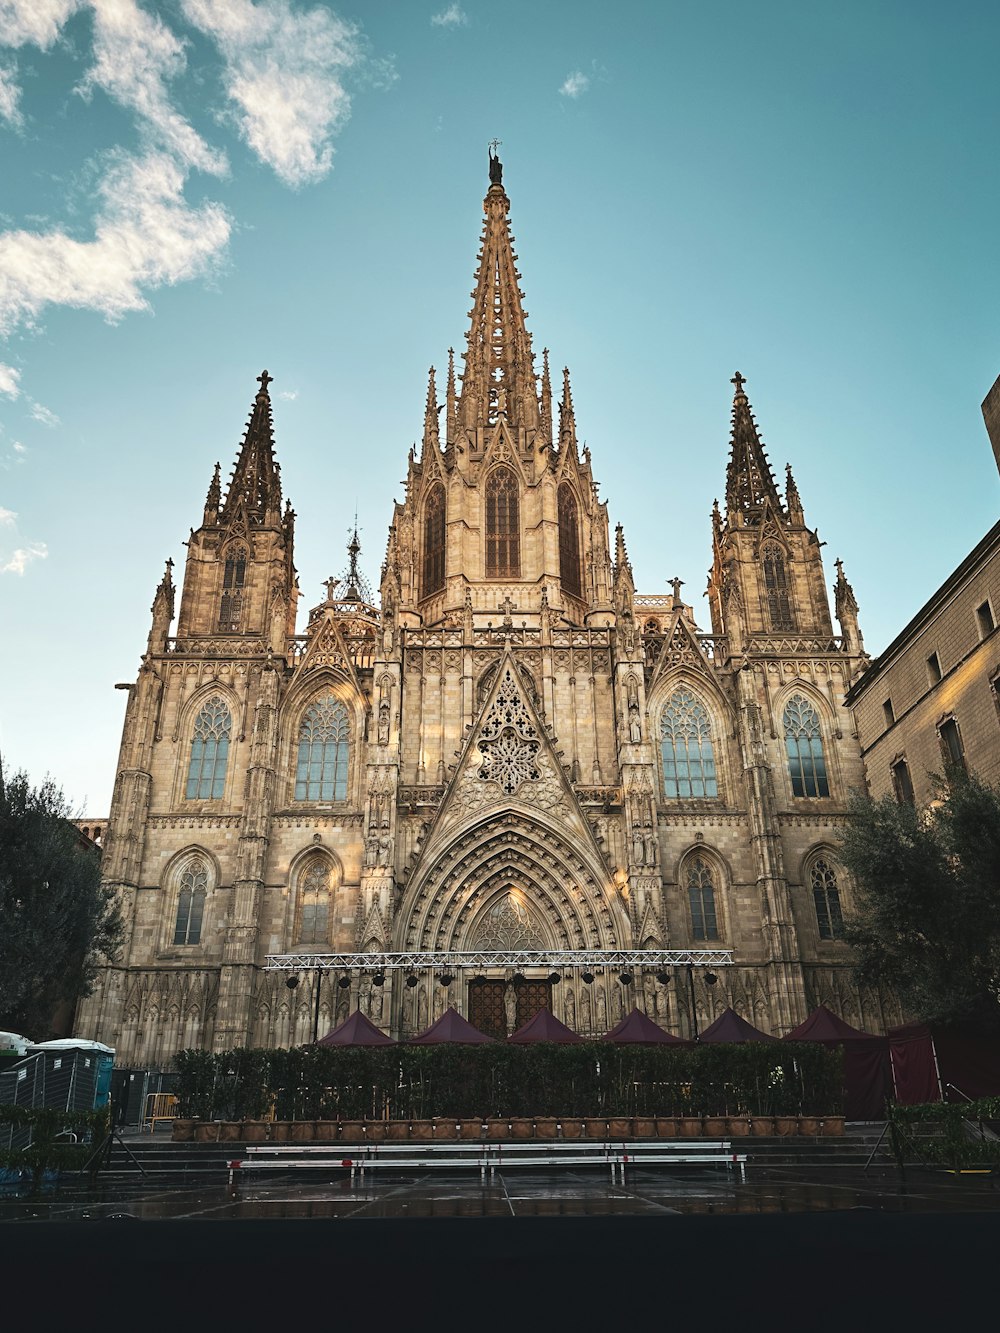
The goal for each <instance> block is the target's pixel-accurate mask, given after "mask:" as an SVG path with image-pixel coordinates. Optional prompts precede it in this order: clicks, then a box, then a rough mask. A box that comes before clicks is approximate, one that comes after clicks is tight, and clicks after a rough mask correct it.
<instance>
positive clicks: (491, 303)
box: [458, 140, 538, 428]
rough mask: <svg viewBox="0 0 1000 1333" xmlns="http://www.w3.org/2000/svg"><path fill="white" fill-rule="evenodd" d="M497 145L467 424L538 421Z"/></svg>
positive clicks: (469, 360) (461, 410)
mask: <svg viewBox="0 0 1000 1333" xmlns="http://www.w3.org/2000/svg"><path fill="white" fill-rule="evenodd" d="M498 146H499V144H498V141H496V140H494V142H493V143H492V144H491V145H490V188H489V190H488V191H487V193H486V198H485V200H484V201H483V212H484V213H485V214H486V221H485V223H484V224H483V237H482V245H481V247H480V251H479V266H478V268H477V269H476V276H475V283H476V286H475V290H474V291H473V293H472V309H471V310H470V312H469V317H470V325H469V332H468V335H467V338H466V342H467V349H466V351H465V354H464V359H465V370H464V372H463V375H462V392H461V397H460V399H459V405H458V416H459V420H460V422H461V424H462V425H463V426H465V427H471V428H475V427H477V426H485V425H489V424H491V423H492V422H494V421H496V420H497V419H498V418H499V417H500V416H505V417H506V418H507V419H508V421H510V423H511V424H512V425H516V426H528V427H531V426H537V425H538V399H537V397H536V396H535V394H536V389H535V369H534V354H533V353H532V350H531V335H530V334H529V333H528V330H527V326H526V323H525V319H526V314H527V312H526V311H525V310H524V308H523V306H522V304H521V302H522V300H523V299H524V293H523V292H522V291H521V289H520V287H519V285H518V284H519V281H520V277H521V275H520V274H519V273H518V271H517V255H516V253H515V252H514V242H513V237H512V236H511V233H510V228H509V226H508V224H507V214H508V212H509V210H510V200H509V199H508V198H507V194H506V191H505V190H504V188H503V184H502V179H503V167H502V164H501V162H500V159H499V158H498V157H497V156H496V152H495V150H496V148H497V147H498Z"/></svg>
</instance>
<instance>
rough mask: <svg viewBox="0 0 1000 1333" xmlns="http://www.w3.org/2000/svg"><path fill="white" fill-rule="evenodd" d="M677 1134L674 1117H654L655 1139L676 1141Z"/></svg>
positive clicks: (678, 1130)
mask: <svg viewBox="0 0 1000 1333" xmlns="http://www.w3.org/2000/svg"><path fill="white" fill-rule="evenodd" d="M679 1133H680V1129H679V1124H678V1120H677V1117H676V1116H675V1115H658V1116H657V1117H656V1137H657V1138H658V1139H676V1138H677V1136H678V1134H679Z"/></svg>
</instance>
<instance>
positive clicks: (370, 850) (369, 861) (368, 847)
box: [365, 837, 378, 867]
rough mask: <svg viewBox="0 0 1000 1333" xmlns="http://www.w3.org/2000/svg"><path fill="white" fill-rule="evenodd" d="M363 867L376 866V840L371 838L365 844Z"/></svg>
mask: <svg viewBox="0 0 1000 1333" xmlns="http://www.w3.org/2000/svg"><path fill="white" fill-rule="evenodd" d="M365 865H366V866H369V867H371V866H377V865H378V838H375V837H371V838H369V839H368V841H367V842H366V843H365Z"/></svg>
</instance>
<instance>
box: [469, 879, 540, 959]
mask: <svg viewBox="0 0 1000 1333" xmlns="http://www.w3.org/2000/svg"><path fill="white" fill-rule="evenodd" d="M475 938H476V948H477V949H488V950H496V951H506V950H508V949H541V948H543V947H544V941H543V939H542V937H541V935H540V933H539V930H538V926H537V924H536V922H535V920H534V918H533V917H532V915H531V912H530V910H529V909H528V906H527V904H526V903H525V901H524V894H523V893H521V892H519V891H518V890H517V889H514V888H510V889H508V890H507V892H506V893H505V894H503V896H502V897H500V898H498V899H497V900H496V902H495V903H494V904H493V906H492V907H491V908H490V910H489V911H488V912H487V913H486V915H485V916H484V917H483V919H482V921H481V922H480V923H479V927H478V929H477V930H476V937H475Z"/></svg>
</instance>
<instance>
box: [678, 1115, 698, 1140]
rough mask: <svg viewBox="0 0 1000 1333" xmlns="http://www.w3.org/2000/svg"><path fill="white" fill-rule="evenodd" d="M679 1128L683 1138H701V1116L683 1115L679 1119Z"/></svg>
mask: <svg viewBox="0 0 1000 1333" xmlns="http://www.w3.org/2000/svg"><path fill="white" fill-rule="evenodd" d="M677 1128H678V1130H679V1131H680V1136H681V1138H682V1139H700V1138H701V1116H700V1115H683V1116H681V1117H680V1119H679V1120H678V1121H677Z"/></svg>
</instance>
